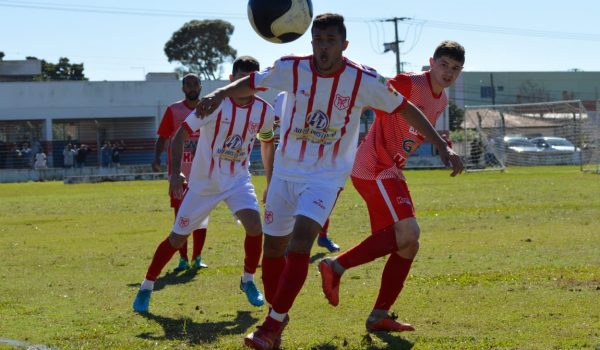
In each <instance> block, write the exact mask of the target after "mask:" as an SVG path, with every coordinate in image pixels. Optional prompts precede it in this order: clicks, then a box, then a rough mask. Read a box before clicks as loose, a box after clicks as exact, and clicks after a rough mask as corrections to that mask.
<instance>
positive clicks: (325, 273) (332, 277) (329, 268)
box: [319, 258, 341, 306]
mask: <svg viewBox="0 0 600 350" xmlns="http://www.w3.org/2000/svg"><path fill="white" fill-rule="evenodd" d="M319 272H320V273H321V286H322V288H323V294H325V298H327V300H328V301H329V304H331V305H333V306H337V305H338V304H339V303H340V278H341V276H340V275H338V274H337V273H336V272H335V271H333V261H332V260H331V259H329V258H325V259H323V260H321V262H320V263H319Z"/></svg>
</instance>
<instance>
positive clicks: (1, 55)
mask: <svg viewBox="0 0 600 350" xmlns="http://www.w3.org/2000/svg"><path fill="white" fill-rule="evenodd" d="M3 58H4V52H2V51H0V61H2V59H3Z"/></svg>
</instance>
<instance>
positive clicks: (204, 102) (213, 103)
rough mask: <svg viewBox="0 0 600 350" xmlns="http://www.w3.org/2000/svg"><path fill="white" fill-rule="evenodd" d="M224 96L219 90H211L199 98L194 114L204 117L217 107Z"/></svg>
mask: <svg viewBox="0 0 600 350" xmlns="http://www.w3.org/2000/svg"><path fill="white" fill-rule="evenodd" d="M224 97H225V96H224V95H223V94H222V93H221V92H220V91H219V90H217V91H215V92H212V93H210V94H208V95H206V96H204V97H202V98H201V99H200V101H199V102H198V106H197V107H196V116H197V117H198V118H204V117H206V116H207V115H209V114H211V113H212V112H214V111H215V109H217V107H219V105H220V104H221V102H222V101H223V98H224Z"/></svg>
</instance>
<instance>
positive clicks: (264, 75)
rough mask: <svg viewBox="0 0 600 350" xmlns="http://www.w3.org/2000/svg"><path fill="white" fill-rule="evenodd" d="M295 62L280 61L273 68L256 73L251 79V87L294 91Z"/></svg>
mask: <svg viewBox="0 0 600 350" xmlns="http://www.w3.org/2000/svg"><path fill="white" fill-rule="evenodd" d="M293 65H294V60H291V59H290V60H284V59H279V60H277V61H275V63H274V64H273V66H272V67H268V68H266V69H264V70H262V71H260V72H254V73H252V74H251V77H250V86H251V87H252V88H253V89H260V88H261V87H263V88H272V89H276V90H283V91H292V89H293V72H292V70H293Z"/></svg>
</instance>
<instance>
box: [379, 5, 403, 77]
mask: <svg viewBox="0 0 600 350" xmlns="http://www.w3.org/2000/svg"><path fill="white" fill-rule="evenodd" d="M408 19H410V18H409V17H394V18H389V19H385V20H383V21H382V22H394V32H395V34H396V40H395V41H393V42H391V43H383V49H384V51H383V52H388V51H394V52H395V53H396V74H400V72H402V66H401V64H400V43H403V42H404V40H399V39H398V21H406V20H408Z"/></svg>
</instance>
